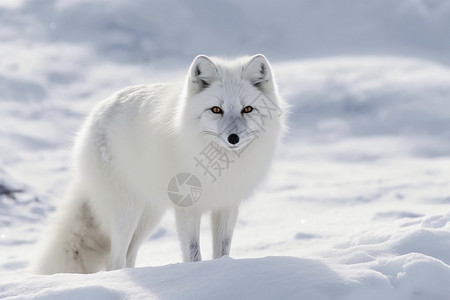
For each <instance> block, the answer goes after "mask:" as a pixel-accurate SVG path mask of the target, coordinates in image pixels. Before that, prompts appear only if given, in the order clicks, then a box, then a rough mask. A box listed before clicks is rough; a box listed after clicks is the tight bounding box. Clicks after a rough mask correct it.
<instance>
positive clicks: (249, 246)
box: [0, 0, 450, 300]
mask: <svg viewBox="0 0 450 300" xmlns="http://www.w3.org/2000/svg"><path fill="white" fill-rule="evenodd" d="M449 29H450V2H449V1H446V0H398V1H390V0H379V1H357V0H341V1H324V0H300V1H294V0H292V1H277V2H275V1H268V0H260V1H237V0H234V1H233V0H228V1H220V2H219V1H201V0H192V1H171V0H169V1H162V0H160V1H144V0H137V1H125V0H114V1H111V0H110V1H106V0H103V1H100V0H99V1H88V0H64V1H62V0H59V1H58V0H48V1H47V0H34V1H31V0H2V1H0V124H1V126H0V297H3V296H6V297H8V296H10V297H17V298H18V299H23V298H34V297H43V298H45V297H62V296H72V297H80V296H85V297H89V296H90V297H96V298H97V299H98V298H99V297H100V298H102V297H103V298H108V299H111V298H115V297H116V298H121V297H138V298H139V297H141V298H146V297H163V298H167V297H170V298H189V297H191V298H197V297H198V296H203V297H206V296H209V297H212V298H214V297H215V298H217V297H222V298H227V297H229V298H230V297H235V296H241V297H242V296H247V298H249V297H252V298H273V297H275V296H279V297H280V298H293V299H298V298H301V297H304V298H305V299H362V298H364V299H396V300H397V299H405V300H406V299H408V300H409V299H427V300H428V299H446V300H448V299H450V298H449V297H450V296H449V295H450V287H449V285H448V282H450V222H449V221H450V67H449V64H450V34H449ZM256 53H262V54H264V55H266V56H267V58H268V59H269V60H270V61H271V63H272V66H273V69H274V72H275V74H276V78H277V81H278V84H279V87H280V92H281V93H282V94H283V96H284V97H285V98H286V100H287V102H288V103H289V104H290V105H291V106H292V113H291V115H290V117H289V125H290V128H291V130H290V132H289V134H288V135H287V136H286V139H285V143H284V145H283V147H282V148H281V149H280V150H281V151H280V154H279V156H278V157H277V160H276V162H275V164H274V168H273V170H272V172H271V174H269V176H268V179H267V181H266V182H265V183H264V184H263V185H262V186H261V189H260V190H259V191H258V192H257V193H256V194H255V196H254V197H253V199H251V200H250V201H248V202H247V203H245V204H244V205H243V208H242V211H241V215H240V217H239V222H238V225H237V228H236V232H235V238H234V242H233V246H232V253H231V254H232V255H231V256H232V257H233V260H231V259H222V260H219V261H214V262H203V263H198V264H194V265H168V264H171V263H176V262H180V261H181V256H180V251H179V247H178V244H177V243H178V241H177V237H176V232H175V229H174V226H173V225H174V219H173V216H172V215H171V214H170V213H168V214H167V215H166V217H165V218H164V219H163V221H162V223H161V225H160V226H159V227H158V228H157V230H156V231H155V233H154V234H153V236H152V237H151V239H150V240H149V241H148V242H147V243H146V244H145V245H144V246H143V248H142V249H141V251H140V255H139V257H138V267H146V266H162V267H158V268H147V269H136V270H122V271H115V272H111V274H112V275H111V274H110V273H102V274H95V275H92V276H89V277H86V276H84V277H83V276H76V275H55V276H50V277H41V276H31V275H29V273H28V270H27V267H28V261H29V259H30V258H32V257H33V254H34V251H35V250H34V246H35V243H36V241H37V240H38V238H39V234H40V232H41V230H42V229H43V228H44V226H45V224H46V222H47V217H48V216H49V214H50V213H51V212H52V211H53V209H54V207H55V205H56V203H57V202H58V201H60V199H61V196H62V194H63V192H64V189H65V187H66V185H67V183H68V180H69V178H70V171H69V169H70V148H71V144H72V139H73V136H74V133H75V132H76V130H77V129H78V128H79V126H80V124H81V122H82V120H83V119H84V118H85V117H86V115H87V114H88V113H89V111H90V109H91V108H92V107H93V106H94V105H95V104H96V103H98V102H99V101H101V100H102V99H104V98H105V97H107V96H109V95H110V94H111V93H113V92H114V91H116V90H118V89H121V88H123V87H125V86H128V85H135V84H142V83H155V82H165V81H178V80H182V79H183V76H184V75H185V73H186V72H187V68H188V67H189V64H190V63H191V61H192V59H193V58H194V57H195V56H196V55H198V54H207V55H218V56H225V57H233V56H237V55H242V54H256ZM204 221H205V222H203V225H202V239H203V240H202V248H203V249H202V250H203V252H204V257H205V258H209V257H210V256H211V247H210V243H211V238H210V231H209V228H208V219H205V220H204ZM266 256H275V257H272V258H261V257H266ZM287 256H290V257H287ZM249 258H252V259H250V260H247V259H249ZM167 265H168V266H167ZM180 274H181V275H180ZM243 274H246V275H248V276H244V275H243ZM183 275H186V276H185V277H183ZM174 276H181V277H176V278H177V280H178V281H177V282H178V284H179V285H178V288H174V287H173V286H172V284H173V281H172V279H171V278H174ZM196 276H198V278H199V279H204V280H207V281H208V282H210V284H208V285H204V284H203V285H200V286H199V288H198V289H195V288H194V286H195V285H198V284H199V283H198V281H196V280H194V279H195V278H196ZM124 282H125V284H124ZM211 282H214V284H211ZM120 284H122V285H120ZM43 286H46V287H47V288H46V289H44V290H43ZM48 286H51V287H54V288H48ZM122 286H123V288H122ZM137 286H139V288H137ZM230 287H231V288H230Z"/></svg>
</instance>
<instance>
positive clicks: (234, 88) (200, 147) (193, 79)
mask: <svg viewBox="0 0 450 300" xmlns="http://www.w3.org/2000/svg"><path fill="white" fill-rule="evenodd" d="M284 107H285V105H284V103H283V100H282V99H281V98H280V96H279V94H278V92H277V87H276V84H275V81H274V77H273V73H272V69H271V67H270V65H269V62H268V61H267V60H266V58H265V57H264V56H263V55H255V56H252V57H241V58H238V59H235V60H223V59H219V58H214V57H213V58H210V57H207V56H205V55H200V56H198V57H196V58H195V59H194V61H193V62H192V64H191V66H190V69H189V72H188V75H187V78H186V80H185V82H184V84H183V83H180V84H155V85H144V86H136V87H130V88H126V89H124V90H121V91H119V92H118V93H117V94H115V95H113V96H112V97H110V98H108V99H106V100H104V101H103V102H101V103H99V104H98V105H97V107H96V108H95V109H94V110H93V112H92V113H91V114H90V116H89V117H88V119H87V120H86V122H85V123H84V125H83V126H82V129H81V131H80V132H79V135H78V137H77V139H76V143H75V147H74V157H73V162H74V172H73V173H74V176H73V181H72V183H71V186H70V188H69V189H68V191H67V195H66V199H65V201H64V202H63V204H62V205H61V206H60V207H59V208H58V210H57V213H56V218H55V220H54V222H53V223H54V224H53V226H52V227H50V228H51V231H50V232H49V233H47V236H46V239H45V242H44V244H43V245H42V248H41V251H40V253H39V255H38V258H37V260H36V262H35V271H37V272H38V273H41V274H52V273H60V272H71V273H92V272H97V271H101V270H114V269H120V268H124V267H134V264H135V260H136V256H137V252H138V249H139V247H140V245H141V244H142V243H143V242H144V241H145V240H146V239H147V238H148V236H149V235H150V233H151V231H152V230H153V229H154V228H155V226H156V225H157V224H158V222H159V221H160V219H161V217H162V216H163V214H164V212H165V211H166V210H167V209H169V208H173V209H174V210H175V215H176V223H177V230H178V235H179V239H180V242H181V249H182V253H183V258H184V261H185V262H194V261H199V260H201V254H200V248H199V226H200V218H201V215H202V214H203V213H205V212H211V221H212V232H213V257H214V258H219V257H221V256H223V255H229V252H230V245H231V239H232V235H233V231H234V227H235V224H236V219H237V216H238V208H239V203H240V202H241V201H242V200H243V199H246V198H248V197H249V196H250V194H251V193H252V192H253V191H254V189H255V188H256V186H257V184H258V183H259V182H261V180H262V179H263V177H264V175H265V174H266V173H267V171H268V168H269V166H270V164H271V161H272V158H273V156H274V153H275V150H276V148H277V144H278V143H279V139H280V137H281V134H282V132H283V129H284V119H285V117H284Z"/></svg>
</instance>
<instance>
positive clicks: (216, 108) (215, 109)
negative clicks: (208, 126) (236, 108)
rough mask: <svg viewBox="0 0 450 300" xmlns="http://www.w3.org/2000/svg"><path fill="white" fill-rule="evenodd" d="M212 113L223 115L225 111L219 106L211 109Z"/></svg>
mask: <svg viewBox="0 0 450 300" xmlns="http://www.w3.org/2000/svg"><path fill="white" fill-rule="evenodd" d="M211 111H212V112H213V113H215V114H223V110H222V109H221V108H220V107H218V106H213V107H211Z"/></svg>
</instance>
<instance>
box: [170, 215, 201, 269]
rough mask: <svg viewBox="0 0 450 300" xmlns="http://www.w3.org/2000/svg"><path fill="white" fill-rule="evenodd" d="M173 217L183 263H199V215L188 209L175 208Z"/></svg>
mask: <svg viewBox="0 0 450 300" xmlns="http://www.w3.org/2000/svg"><path fill="white" fill-rule="evenodd" d="M175 216H176V222H177V229H178V237H179V239H180V243H181V251H182V252H183V260H184V262H194V261H201V260H202V255H201V253H200V243H199V239H200V219H201V214H200V213H198V212H195V211H193V210H191V209H189V208H176V209H175Z"/></svg>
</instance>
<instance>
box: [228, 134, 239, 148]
mask: <svg viewBox="0 0 450 300" xmlns="http://www.w3.org/2000/svg"><path fill="white" fill-rule="evenodd" d="M228 142H229V143H230V144H233V145H236V144H237V143H239V136H238V135H237V134H236V133H232V134H230V135H229V136H228Z"/></svg>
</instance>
